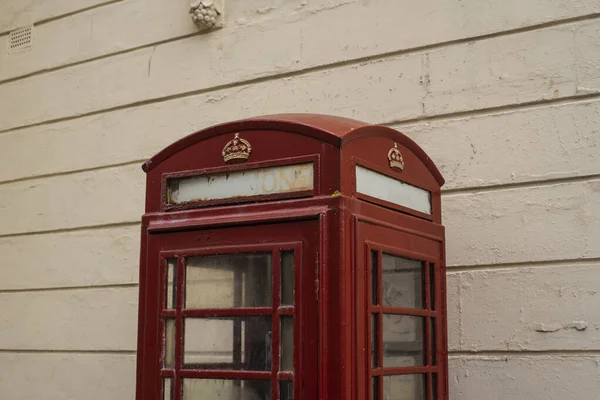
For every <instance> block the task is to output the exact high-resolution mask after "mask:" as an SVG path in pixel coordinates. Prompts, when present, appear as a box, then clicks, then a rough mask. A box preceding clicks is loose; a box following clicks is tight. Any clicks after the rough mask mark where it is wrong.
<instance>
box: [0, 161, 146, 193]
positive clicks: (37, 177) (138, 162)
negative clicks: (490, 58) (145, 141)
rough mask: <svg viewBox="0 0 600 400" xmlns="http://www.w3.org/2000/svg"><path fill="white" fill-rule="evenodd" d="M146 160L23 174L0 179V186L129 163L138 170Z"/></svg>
mask: <svg viewBox="0 0 600 400" xmlns="http://www.w3.org/2000/svg"><path fill="white" fill-rule="evenodd" d="M147 160H148V159H147V158H144V159H140V160H133V161H126V162H122V163H115V164H107V165H98V166H96V167H89V168H79V169H71V170H68V171H59V172H51V173H48V174H39V175H30V176H24V177H21V178H15V179H9V180H6V181H0V186H1V185H7V184H9V183H18V182H26V181H31V180H35V179H44V178H55V177H57V176H65V175H74V174H79V173H83V172H92V171H101V170H105V169H110V168H119V167H128V166H131V165H138V164H139V166H140V170H141V169H142V164H143V163H144V162H146V161H147Z"/></svg>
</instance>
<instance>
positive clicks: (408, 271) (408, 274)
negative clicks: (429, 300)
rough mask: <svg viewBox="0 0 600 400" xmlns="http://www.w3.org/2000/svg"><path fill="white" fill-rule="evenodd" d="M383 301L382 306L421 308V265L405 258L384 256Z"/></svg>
mask: <svg viewBox="0 0 600 400" xmlns="http://www.w3.org/2000/svg"><path fill="white" fill-rule="evenodd" d="M381 261H382V269H383V271H382V272H383V300H382V304H383V305H384V306H391V307H404V308H422V307H423V295H422V280H421V276H422V273H423V263H422V262H421V261H414V260H407V259H406V258H401V257H396V256H392V255H389V254H384V255H383V257H382V259H381Z"/></svg>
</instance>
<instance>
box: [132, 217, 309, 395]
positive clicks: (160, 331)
mask: <svg viewBox="0 0 600 400" xmlns="http://www.w3.org/2000/svg"><path fill="white" fill-rule="evenodd" d="M319 225H320V221H319V219H318V218H313V219H307V218H301V219H298V220H296V221H285V222H273V223H265V222H261V223H257V224H255V225H248V224H244V225H227V226H221V227H219V226H210V227H204V228H202V227H199V228H195V229H193V230H190V229H189V228H188V230H168V231H164V232H163V231H159V232H156V233H152V232H150V233H148V234H147V235H143V239H144V242H145V243H143V247H146V253H145V254H144V252H142V266H143V267H142V268H141V271H140V275H141V276H140V301H141V302H142V303H143V305H142V304H141V307H140V311H141V313H143V314H144V315H140V320H143V321H144V323H143V325H140V328H139V329H141V330H142V329H143V331H144V333H145V337H143V338H142V337H139V339H138V340H139V343H138V348H139V350H140V351H141V352H142V353H143V356H142V357H140V358H141V361H139V362H140V363H142V364H143V370H144V371H145V373H144V376H143V377H142V384H141V386H142V392H143V393H144V394H143V395H142V398H143V399H144V400H146V399H149V400H150V399H152V400H154V399H156V400H159V396H160V394H161V393H162V377H164V376H173V378H174V379H177V380H179V378H180V377H182V376H181V374H180V372H182V371H181V362H182V354H181V349H182V343H183V342H182V340H183V327H182V320H183V318H185V317H186V316H193V315H200V314H203V313H204V314H205V313H207V312H209V313H210V312H211V311H214V312H217V314H218V313H219V312H221V313H222V312H223V310H229V311H230V312H231V311H232V309H222V310H220V311H219V310H202V311H201V312H190V311H191V310H183V309H182V304H183V288H184V277H183V276H182V274H181V272H182V271H183V270H184V268H185V267H184V258H185V257H191V256H196V255H209V254H210V255H213V254H236V253H242V252H244V253H248V252H254V251H260V250H262V251H271V252H272V254H273V258H272V266H273V268H272V271H273V276H272V280H271V282H272V285H273V288H272V293H273V298H275V296H279V288H280V280H279V277H280V271H278V272H277V273H275V271H276V270H277V269H278V268H277V267H279V264H280V263H279V261H280V259H279V255H280V251H283V250H288V249H290V250H292V249H293V250H294V251H295V253H294V285H295V293H294V303H295V304H294V307H293V310H292V311H290V310H286V309H284V308H286V307H279V308H278V307H276V305H277V304H278V303H275V302H273V303H272V305H271V307H272V310H273V311H272V318H273V320H272V328H275V327H277V329H272V334H273V336H275V335H277V334H278V331H277V330H278V328H279V323H275V321H276V320H275V318H279V316H280V315H289V314H290V313H292V314H294V315H295V320H294V353H295V354H294V372H293V373H288V372H275V371H276V370H275V368H278V367H279V365H278V364H279V358H278V357H277V360H275V358H274V359H273V363H272V371H270V372H267V373H268V374H271V373H272V375H271V377H270V378H269V380H270V381H271V386H272V390H271V393H272V395H271V399H272V400H275V399H278V398H279V389H278V388H277V393H275V392H276V390H275V382H276V381H277V380H278V379H280V378H281V379H286V378H290V377H291V376H293V377H294V388H295V389H294V394H295V398H296V399H302V398H306V399H311V398H317V396H318V376H319V370H318V368H317V367H315V366H317V365H318V364H317V360H318V352H319V349H318V332H319V309H318V303H317V291H318V288H315V286H314V282H315V281H316V280H317V274H318V265H319V264H320V262H321V260H319V245H320V244H319V234H320V229H319ZM298 250H299V251H298ZM171 256H176V257H177V256H178V257H179V258H178V262H177V268H178V270H179V272H180V273H179V274H177V275H178V281H177V286H176V287H177V288H178V289H179V290H178V291H177V296H178V302H177V307H176V309H175V310H168V311H166V310H163V306H162V304H163V299H164V296H163V294H162V293H163V292H164V291H165V288H166V268H165V266H166V263H165V260H166V258H167V257H171ZM144 260H145V263H146V264H144ZM300 266H301V267H300ZM233 310H235V309H233ZM246 311H247V310H246ZM263 311H264V310H263ZM225 313H226V314H228V315H232V314H231V313H227V312H225ZM234 313H239V310H237V311H234ZM171 314H172V315H171ZM188 314H189V315H188ZM240 315H247V314H244V313H243V311H242V312H241V313H240ZM177 316H179V318H177ZM165 317H176V319H177V321H178V322H177V328H176V332H177V335H176V339H177V343H178V345H177V346H176V349H179V351H178V352H177V351H176V360H177V362H178V363H179V365H178V366H177V365H176V368H175V369H174V370H173V371H179V372H178V373H176V372H172V373H171V372H167V373H165V371H164V370H163V369H162V346H163V335H164V327H163V320H164V318H165ZM278 341H279V338H277V341H276V340H275V339H274V340H273V342H272V343H273V348H275V347H278V346H276V343H277V342H278ZM298 349H300V352H298ZM272 354H273V355H278V349H277V351H274V352H273V353H272ZM161 371H162V372H161ZM190 372H198V371H187V373H186V374H184V375H190V376H194V375H197V376H198V377H200V376H204V375H206V376H212V377H217V376H219V374H218V373H216V374H215V373H213V371H210V373H209V374H203V373H196V374H194V373H191V374H190ZM230 372H231V371H230ZM294 374H295V375H294ZM226 375H227V376H228V377H229V379H232V378H231V377H233V376H234V375H236V376H237V378H236V379H252V378H253V377H255V378H256V377H258V376H260V377H262V378H264V376H263V375H264V374H261V373H259V375H256V372H248V371H238V372H234V373H233V374H226ZM224 379H227V378H224ZM179 386H181V385H180V380H179V383H178V384H177V385H176V387H177V388H178V389H177V390H175V391H174V393H175V395H176V396H177V395H178V394H180V393H181V391H180V389H179ZM303 396H304V397H303ZM174 398H178V397H174ZM179 398H181V397H179ZM179 398H178V399H179ZM160 399H161V400H162V397H160Z"/></svg>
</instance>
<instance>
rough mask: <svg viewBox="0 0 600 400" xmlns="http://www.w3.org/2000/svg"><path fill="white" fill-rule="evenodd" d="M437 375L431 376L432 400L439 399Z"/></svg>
mask: <svg viewBox="0 0 600 400" xmlns="http://www.w3.org/2000/svg"><path fill="white" fill-rule="evenodd" d="M437 379H438V377H437V374H432V375H431V400H437V398H438V390H437V388H438V384H437Z"/></svg>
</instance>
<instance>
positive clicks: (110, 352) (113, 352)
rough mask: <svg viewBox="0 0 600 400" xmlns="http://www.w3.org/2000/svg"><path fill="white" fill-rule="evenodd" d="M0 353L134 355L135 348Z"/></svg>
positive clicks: (4, 351) (0, 350) (15, 350)
mask: <svg viewBox="0 0 600 400" xmlns="http://www.w3.org/2000/svg"><path fill="white" fill-rule="evenodd" d="M0 353H33V354H98V355H132V356H134V355H136V351H135V350H43V349H0Z"/></svg>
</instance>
